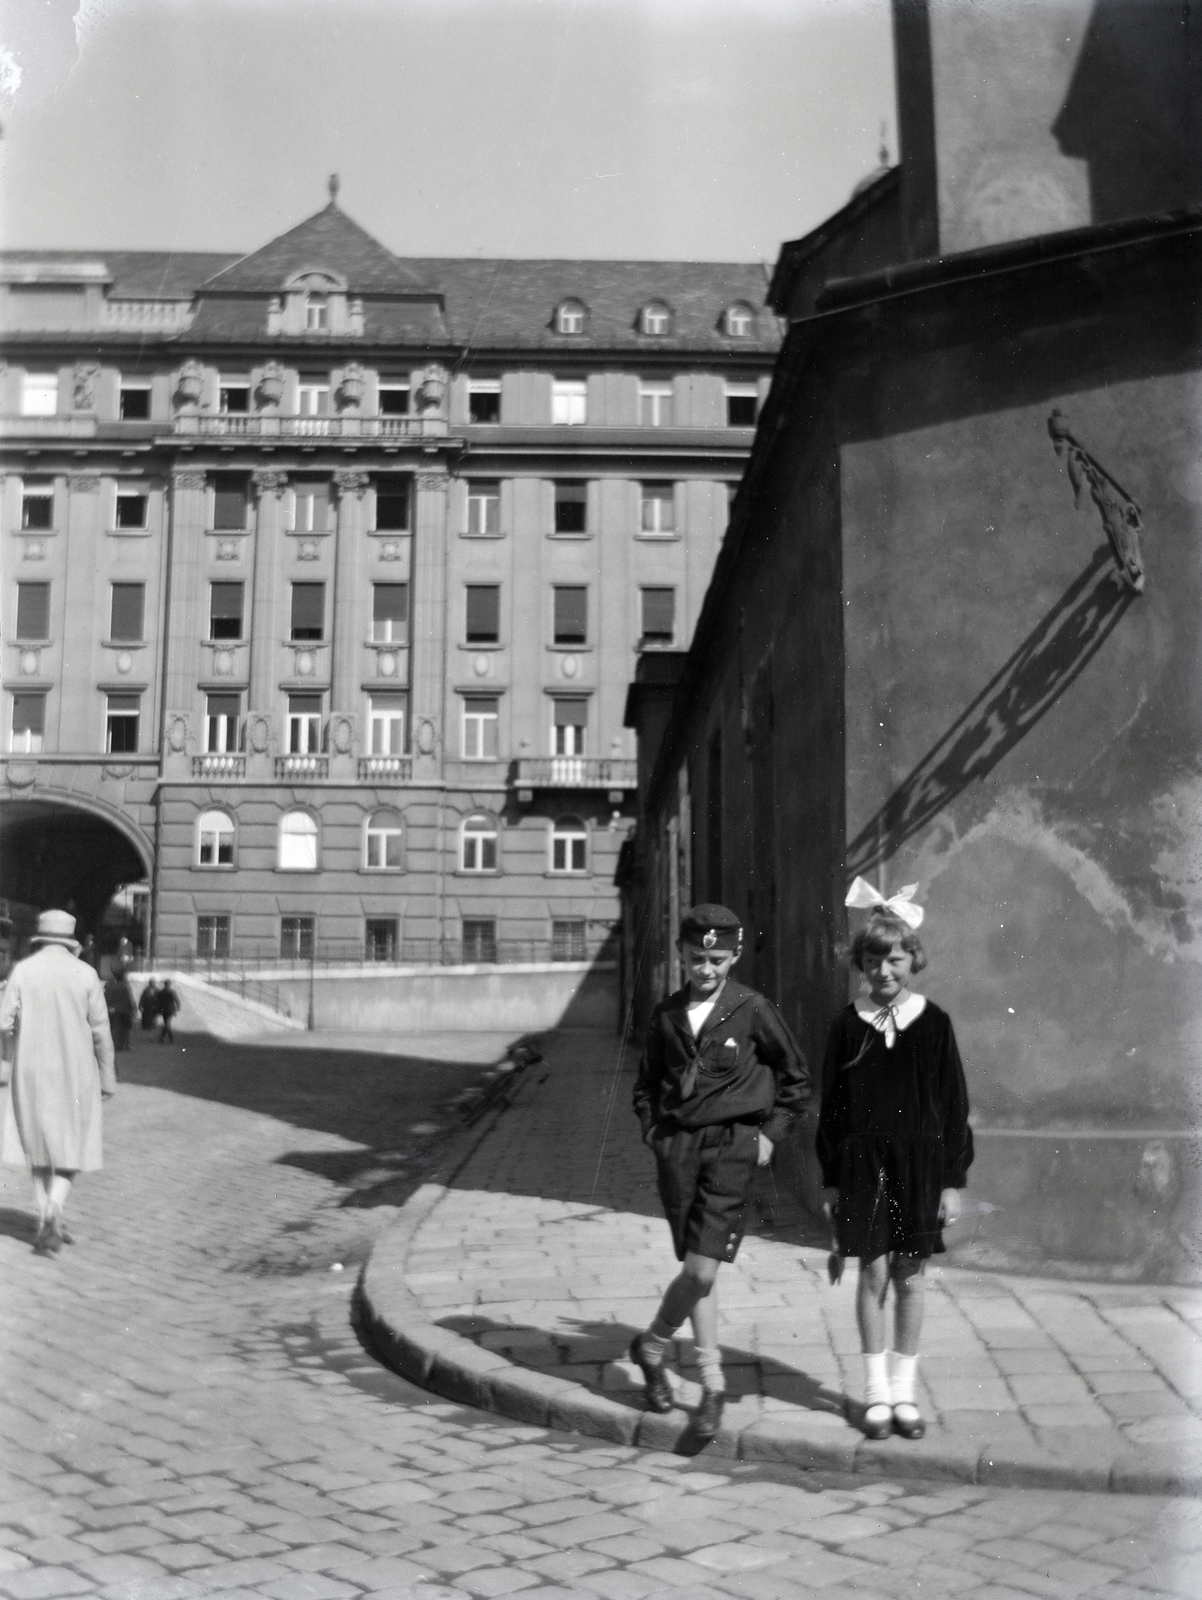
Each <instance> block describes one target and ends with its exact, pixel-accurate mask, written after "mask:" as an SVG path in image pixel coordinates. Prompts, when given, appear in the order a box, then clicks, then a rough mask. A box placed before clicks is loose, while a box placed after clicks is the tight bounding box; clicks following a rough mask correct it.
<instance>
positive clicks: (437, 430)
mask: <svg viewBox="0 0 1202 1600" xmlns="http://www.w3.org/2000/svg"><path fill="white" fill-rule="evenodd" d="M173 431H174V432H175V433H177V434H184V433H194V434H200V435H201V436H202V437H203V438H216V439H385V440H388V439H394V440H406V439H437V438H444V437H445V436H446V431H447V422H446V418H445V417H352V416H346V417H281V416H277V415H276V414H275V413H274V412H264V413H263V414H261V415H260V414H257V413H254V414H249V415H241V414H238V413H234V414H232V415H222V416H198V415H184V416H182V417H176V419H175V422H174V425H173Z"/></svg>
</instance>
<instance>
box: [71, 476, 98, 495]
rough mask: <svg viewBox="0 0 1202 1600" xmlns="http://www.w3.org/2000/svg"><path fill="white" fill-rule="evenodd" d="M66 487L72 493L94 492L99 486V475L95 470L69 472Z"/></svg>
mask: <svg viewBox="0 0 1202 1600" xmlns="http://www.w3.org/2000/svg"><path fill="white" fill-rule="evenodd" d="M67 488H68V489H69V490H70V491H71V493H72V494H95V493H96V491H97V489H99V488H100V475H99V473H96V472H70V473H68V474H67Z"/></svg>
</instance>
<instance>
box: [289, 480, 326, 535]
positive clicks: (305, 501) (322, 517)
mask: <svg viewBox="0 0 1202 1600" xmlns="http://www.w3.org/2000/svg"><path fill="white" fill-rule="evenodd" d="M292 526H293V529H294V530H295V532H297V533H325V532H326V531H327V530H328V528H329V526H330V486H329V484H328V483H327V482H325V481H324V480H322V481H320V482H317V483H312V482H310V483H306V482H305V480H304V479H303V478H302V479H300V480H299V481H298V482H297V484H296V487H295V489H294V490H293V500H292Z"/></svg>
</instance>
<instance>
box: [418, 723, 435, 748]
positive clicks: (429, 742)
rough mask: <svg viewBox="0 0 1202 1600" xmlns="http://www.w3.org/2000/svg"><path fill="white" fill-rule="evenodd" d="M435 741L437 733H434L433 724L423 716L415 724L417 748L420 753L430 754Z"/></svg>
mask: <svg viewBox="0 0 1202 1600" xmlns="http://www.w3.org/2000/svg"><path fill="white" fill-rule="evenodd" d="M436 741H437V734H436V733H435V729H434V724H433V723H432V722H431V721H430V719H429V718H428V717H427V718H424V719H423V720H422V721H421V722H419V723H418V725H417V748H418V749H419V750H420V751H421V753H422V755H424V756H428V755H431V754H432V753H433V751H434V745H435V743H436Z"/></svg>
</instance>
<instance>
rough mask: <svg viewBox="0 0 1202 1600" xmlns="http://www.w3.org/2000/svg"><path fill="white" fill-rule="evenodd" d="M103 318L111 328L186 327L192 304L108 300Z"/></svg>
mask: <svg viewBox="0 0 1202 1600" xmlns="http://www.w3.org/2000/svg"><path fill="white" fill-rule="evenodd" d="M103 320H104V322H105V325H106V326H107V327H110V328H145V329H147V330H151V331H153V330H159V329H177V328H186V327H188V326H189V325H190V324H191V321H192V306H191V304H190V302H189V301H187V300H106V301H105V302H104V314H103Z"/></svg>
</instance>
